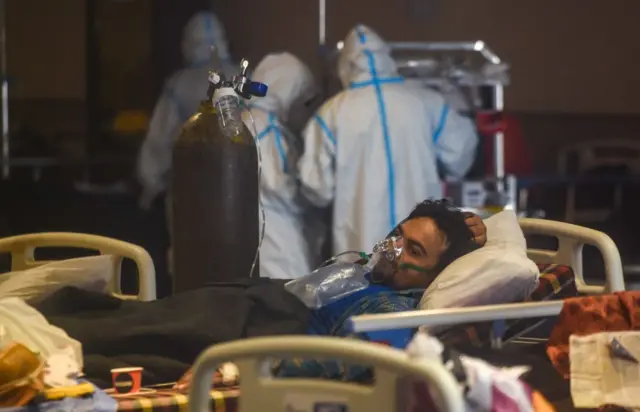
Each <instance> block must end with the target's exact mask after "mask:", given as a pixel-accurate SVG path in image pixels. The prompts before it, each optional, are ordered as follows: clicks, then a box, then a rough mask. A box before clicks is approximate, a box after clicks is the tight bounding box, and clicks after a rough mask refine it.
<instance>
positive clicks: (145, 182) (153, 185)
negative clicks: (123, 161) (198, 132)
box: [137, 87, 182, 208]
mask: <svg viewBox="0 0 640 412" xmlns="http://www.w3.org/2000/svg"><path fill="white" fill-rule="evenodd" d="M181 126H182V124H181V121H180V113H179V107H178V105H177V102H176V101H175V99H174V98H172V94H171V92H170V89H169V88H167V87H165V90H164V91H163V93H162V95H161V96H160V99H159V100H158V102H157V103H156V106H155V108H154V110H153V115H152V117H151V122H150V123H149V130H148V132H147V136H146V138H145V140H144V142H143V143H142V147H141V148H140V154H139V157H138V167H137V176H138V181H139V183H140V185H141V186H142V188H143V192H142V196H141V199H140V205H141V207H143V208H148V207H149V206H150V204H151V202H153V199H155V197H156V196H157V195H158V194H160V192H162V191H163V190H164V189H165V182H164V180H165V179H166V175H167V173H168V172H169V170H171V157H172V150H173V143H174V140H175V139H176V137H177V135H178V133H179V131H180V127H181Z"/></svg>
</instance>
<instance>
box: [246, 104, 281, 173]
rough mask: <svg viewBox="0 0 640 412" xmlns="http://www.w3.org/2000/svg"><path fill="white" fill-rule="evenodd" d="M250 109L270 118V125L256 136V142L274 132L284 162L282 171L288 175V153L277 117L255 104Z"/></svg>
mask: <svg viewBox="0 0 640 412" xmlns="http://www.w3.org/2000/svg"><path fill="white" fill-rule="evenodd" d="M248 107H249V109H250V110H256V109H257V110H260V111H262V112H264V113H266V114H267V115H268V116H269V125H268V126H267V127H265V128H264V129H263V130H262V131H261V132H259V133H258V134H257V135H256V138H255V140H262V139H263V138H264V137H265V136H267V135H268V134H269V133H271V132H273V134H274V136H275V139H276V148H277V149H278V154H279V155H280V159H281V160H282V171H283V172H285V173H287V172H288V170H287V153H286V152H285V150H284V145H283V143H282V132H281V131H280V127H278V124H277V117H276V115H275V114H274V113H273V112H270V111H268V110H265V109H263V108H262V107H260V106H257V105H255V104H250V105H249V106H248Z"/></svg>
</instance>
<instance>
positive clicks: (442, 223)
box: [404, 199, 478, 273]
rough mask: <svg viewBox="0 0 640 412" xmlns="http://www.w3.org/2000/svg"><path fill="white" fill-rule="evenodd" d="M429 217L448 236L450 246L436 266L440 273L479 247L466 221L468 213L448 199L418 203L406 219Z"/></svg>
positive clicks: (436, 270)
mask: <svg viewBox="0 0 640 412" xmlns="http://www.w3.org/2000/svg"><path fill="white" fill-rule="evenodd" d="M420 217H427V218H430V219H433V221H434V222H435V224H436V226H438V229H440V231H441V232H442V233H443V234H444V235H445V236H446V237H447V242H448V243H449V247H447V250H445V251H444V253H443V254H442V255H441V256H440V259H439V260H438V263H437V264H436V266H435V267H434V271H435V272H436V273H440V272H442V271H443V270H444V268H446V267H447V266H449V264H450V263H451V262H453V261H454V260H456V259H458V258H459V257H461V256H464V255H466V254H467V253H469V252H472V251H473V250H475V249H477V247H478V246H477V244H476V243H475V242H474V241H473V233H472V232H471V230H470V229H469V227H468V226H467V224H466V222H465V218H466V215H465V214H464V213H463V212H462V211H461V210H460V209H458V208H456V207H454V206H452V205H451V204H450V203H449V202H448V201H446V200H444V199H443V200H425V201H423V202H421V203H418V205H416V207H415V208H414V209H413V211H411V213H410V214H409V217H407V218H406V219H405V220H404V221H405V222H406V221H408V220H411V219H416V218H420Z"/></svg>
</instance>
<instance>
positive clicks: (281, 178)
mask: <svg viewBox="0 0 640 412" xmlns="http://www.w3.org/2000/svg"><path fill="white" fill-rule="evenodd" d="M251 80H253V81H258V82H262V83H264V84H266V85H267V86H268V87H269V90H268V92H267V95H266V96H265V97H262V98H253V99H251V100H250V101H249V108H250V111H251V116H249V113H247V112H245V113H243V120H244V122H245V125H246V126H247V128H248V129H249V130H250V131H251V132H252V134H254V137H255V139H256V140H257V141H258V144H259V148H260V153H261V157H262V179H261V182H260V191H261V198H262V202H263V204H264V211H265V215H266V227H265V235H264V241H263V244H262V249H261V250H260V276H261V277H269V278H276V279H291V278H295V277H299V276H303V275H306V274H308V273H309V272H310V271H311V270H310V269H311V268H310V257H309V256H310V253H309V249H308V247H307V242H306V240H305V231H304V225H305V224H304V220H305V216H304V210H303V207H302V206H301V205H300V204H299V197H298V196H299V190H298V183H297V173H296V163H297V160H298V158H299V152H300V149H299V147H297V146H300V145H299V144H296V140H298V143H301V142H299V138H296V137H294V136H293V135H292V134H291V133H290V132H289V130H288V129H287V128H286V127H285V126H284V124H286V122H287V119H288V117H289V115H290V114H292V113H291V112H292V111H295V110H301V109H302V106H303V103H304V102H305V101H307V100H308V99H309V98H311V97H312V96H313V95H314V94H315V91H316V89H315V84H314V81H313V75H312V74H311V71H310V70H309V68H308V67H307V66H306V65H305V64H304V63H302V62H301V61H300V60H299V59H298V58H296V57H295V56H293V55H292V54H290V53H275V54H270V55H268V56H266V57H265V58H264V59H263V60H262V61H261V62H260V63H259V64H258V65H257V66H256V69H255V70H254V72H253V76H252V79H251ZM252 117H253V120H252ZM254 126H255V127H254Z"/></svg>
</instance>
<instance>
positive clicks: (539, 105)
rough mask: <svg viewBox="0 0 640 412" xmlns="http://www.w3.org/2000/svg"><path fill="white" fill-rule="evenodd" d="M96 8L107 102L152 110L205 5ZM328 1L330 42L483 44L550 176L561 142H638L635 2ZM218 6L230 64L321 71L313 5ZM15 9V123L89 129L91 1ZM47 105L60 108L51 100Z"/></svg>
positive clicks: (273, 0) (159, 1) (158, 2)
mask: <svg viewBox="0 0 640 412" xmlns="http://www.w3.org/2000/svg"><path fill="white" fill-rule="evenodd" d="M98 3H100V4H103V6H101V7H102V12H101V20H100V21H101V23H100V25H99V28H100V36H101V39H102V40H101V41H102V43H101V44H102V46H101V47H102V56H103V59H107V60H108V61H103V62H102V63H103V66H104V67H103V68H102V69H101V80H100V82H101V90H102V95H103V100H109V101H113V102H114V103H113V104H114V105H116V106H117V105H119V106H122V105H127V104H128V105H130V106H135V107H140V108H145V109H149V108H150V107H151V106H152V104H153V101H154V100H155V97H156V96H157V93H158V91H159V88H160V86H161V84H162V79H163V78H164V77H165V76H167V75H168V74H169V73H170V72H171V71H172V70H174V69H176V68H177V67H179V65H180V53H179V36H180V31H181V29H182V26H183V24H184V22H185V21H186V19H187V18H188V16H189V15H190V14H191V13H192V12H193V11H195V10H197V9H199V8H202V7H207V5H208V4H209V2H208V1H205V0H180V1H172V0H153V1H151V0H132V1H118V2H115V1H111V2H109V1H106V0H102V1H98ZM327 3H328V8H327V16H328V18H327V35H328V38H329V40H330V42H331V43H334V42H336V41H338V40H340V39H341V38H342V37H343V36H344V35H345V34H346V33H347V31H348V30H349V28H350V27H351V26H353V25H354V24H355V23H358V22H362V23H365V24H369V25H371V26H372V27H374V28H376V29H377V30H378V31H379V32H380V33H381V34H382V35H383V36H384V37H386V38H387V39H388V40H474V39H482V40H485V41H486V42H487V43H488V44H489V45H490V46H491V47H492V48H493V49H494V50H495V51H496V52H497V53H498V54H499V55H500V56H501V57H503V58H504V59H505V60H506V61H508V62H509V63H510V64H511V66H512V78H513V83H512V85H511V86H510V87H509V88H508V89H507V94H506V102H507V107H508V108H509V110H510V111H512V112H515V113H516V114H518V115H519V116H520V118H521V119H522V121H523V123H524V127H525V132H526V134H527V137H528V139H529V140H530V141H531V142H536V144H535V145H532V151H533V152H534V155H535V158H536V160H537V163H538V165H539V166H540V168H542V169H545V170H547V169H549V168H550V167H551V165H552V164H553V163H554V161H553V160H550V158H552V157H553V156H549V154H548V153H549V152H550V151H551V150H553V149H555V148H556V147H557V146H559V145H561V144H563V143H564V142H568V141H576V140H580V139H585V138H607V137H635V135H636V134H637V132H640V120H639V119H638V117H637V115H639V114H640V99H637V98H636V95H637V91H638V89H639V87H638V86H639V81H638V76H637V73H640V59H638V58H637V56H638V52H639V51H640V50H639V48H640V46H638V42H637V40H635V37H636V36H634V35H633V33H634V27H635V24H636V20H637V16H640V2H637V1H634V0H618V1H616V2H615V3H606V2H602V1H600V0H563V1H553V0H537V1H533V0H524V1H512V0H483V1H475V0H447V1H442V0H441V1H433V2H429V1H422V2H420V1H418V0H399V1H397V2H390V1H383V0H348V1H340V2H339V1H336V0H328V1H327ZM104 4H107V6H104ZM430 8H431V9H430ZM214 9H215V10H216V11H217V12H218V13H219V14H220V16H221V18H222V19H223V21H224V23H225V24H226V26H227V31H228V33H229V38H230V40H231V46H232V50H233V52H234V54H235V56H237V57H240V56H243V57H248V58H250V59H253V60H254V61H255V60H256V59H259V58H260V57H261V56H263V55H264V54H265V53H266V52H269V51H271V50H291V51H293V52H294V53H296V54H298V55H300V56H301V57H302V58H303V59H304V60H306V61H307V62H308V63H309V64H310V65H312V67H314V68H315V69H316V70H317V71H319V68H320V67H321V62H320V59H319V57H318V48H317V44H318V29H317V28H318V5H317V3H316V2H315V1H299V0H269V1H257V0H251V1H244V2H238V1H231V0H226V1H217V2H214ZM424 10H426V11H424ZM7 13H8V19H7V20H8V22H9V27H8V31H7V38H8V44H9V53H8V58H9V71H10V74H11V76H12V80H13V82H12V86H13V87H12V90H11V94H12V98H13V99H14V100H16V102H15V104H14V106H13V110H12V119H15V120H16V121H15V122H14V127H15V126H16V124H25V123H27V124H29V126H30V127H35V128H39V129H42V130H45V131H47V132H50V131H51V130H52V129H56V130H61V131H68V132H75V133H77V134H80V133H81V131H82V130H84V129H85V126H86V125H85V124H84V118H85V117H84V116H83V115H82V111H83V110H84V100H85V96H86V92H87V90H86V80H87V79H86V70H85V57H86V52H87V47H86V46H87V45H86V43H85V38H84V29H85V26H86V25H85V17H86V13H85V1H83V0H56V1H55V2H42V1H41V0H19V1H18V0H13V1H11V0H10V1H9V2H8V11H7ZM239 16H241V18H239ZM34 33H36V35H34ZM105 56H106V57H105ZM52 99H55V100H56V101H57V103H56V104H51V103H48V102H50V101H51V100H52ZM62 101H65V102H66V104H61V102H62ZM44 107H46V110H43V108H44Z"/></svg>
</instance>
